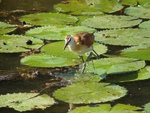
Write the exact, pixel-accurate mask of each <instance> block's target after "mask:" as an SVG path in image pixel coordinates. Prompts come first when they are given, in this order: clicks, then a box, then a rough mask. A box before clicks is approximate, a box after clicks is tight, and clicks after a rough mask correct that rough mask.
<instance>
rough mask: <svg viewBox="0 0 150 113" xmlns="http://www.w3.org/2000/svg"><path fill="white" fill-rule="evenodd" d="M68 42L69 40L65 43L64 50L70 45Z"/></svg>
mask: <svg viewBox="0 0 150 113" xmlns="http://www.w3.org/2000/svg"><path fill="white" fill-rule="evenodd" d="M68 44H69V41H67V42H65V45H64V48H63V50H65V49H66V47H67V46H68Z"/></svg>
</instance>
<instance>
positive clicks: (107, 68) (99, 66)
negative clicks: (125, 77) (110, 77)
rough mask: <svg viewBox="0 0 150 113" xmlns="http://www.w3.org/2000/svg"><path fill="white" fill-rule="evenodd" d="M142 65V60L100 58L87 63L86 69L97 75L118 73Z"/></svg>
mask: <svg viewBox="0 0 150 113" xmlns="http://www.w3.org/2000/svg"><path fill="white" fill-rule="evenodd" d="M93 65H94V66H93ZM144 66H145V62H144V61H136V60H135V59H130V58H119V57H118V58H102V59H100V60H93V62H89V63H87V67H86V71H88V72H91V73H95V74H99V75H103V74H119V73H127V72H132V71H137V70H139V69H141V68H143V67H144Z"/></svg>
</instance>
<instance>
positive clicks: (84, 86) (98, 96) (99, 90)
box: [53, 82, 127, 104]
mask: <svg viewBox="0 0 150 113" xmlns="http://www.w3.org/2000/svg"><path fill="white" fill-rule="evenodd" d="M126 93H127V90H126V89H125V88H123V87H121V86H118V85H109V84H108V83H93V82H89V83H88V82H86V83H84V82H83V83H75V84H72V85H70V86H67V87H63V88H60V89H58V90H56V91H55V92H54V93H53V96H54V97H55V98H56V99H59V100H61V101H64V102H67V103H72V104H90V103H100V102H107V101H112V100H116V99H119V98H121V97H123V96H125V95H126Z"/></svg>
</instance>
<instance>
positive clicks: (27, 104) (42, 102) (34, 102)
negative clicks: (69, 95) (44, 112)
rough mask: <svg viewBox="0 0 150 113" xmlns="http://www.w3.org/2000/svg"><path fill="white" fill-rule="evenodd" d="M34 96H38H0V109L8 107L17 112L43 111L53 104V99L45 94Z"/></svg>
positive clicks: (34, 94)
mask: <svg viewBox="0 0 150 113" xmlns="http://www.w3.org/2000/svg"><path fill="white" fill-rule="evenodd" d="M36 95H38V93H14V94H6V95H0V107H7V106H8V107H9V108H14V109H15V110H17V111H20V112H23V111H27V110H33V109H45V108H47V107H49V106H51V105H53V104H54V103H55V101H54V99H53V98H51V97H49V96H48V95H46V94H43V95H39V96H36ZM35 96H36V97H35ZM32 97H33V98H32Z"/></svg>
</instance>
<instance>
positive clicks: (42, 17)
mask: <svg viewBox="0 0 150 113" xmlns="http://www.w3.org/2000/svg"><path fill="white" fill-rule="evenodd" d="M20 20H21V21H25V22H27V23H30V24H34V25H56V26H57V25H68V24H71V25H72V24H75V23H76V22H77V21H78V19H77V18H76V17H75V16H71V15H66V14H61V13H36V14H29V15H24V16H22V17H21V18H20Z"/></svg>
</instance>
